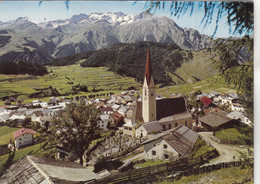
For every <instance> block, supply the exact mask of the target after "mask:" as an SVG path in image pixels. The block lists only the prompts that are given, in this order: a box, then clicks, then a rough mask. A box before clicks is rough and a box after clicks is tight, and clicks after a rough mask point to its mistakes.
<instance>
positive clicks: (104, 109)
mask: <svg viewBox="0 0 260 184" xmlns="http://www.w3.org/2000/svg"><path fill="white" fill-rule="evenodd" d="M101 111H102V112H105V111H112V112H113V111H114V110H113V109H112V108H111V107H102V108H101Z"/></svg>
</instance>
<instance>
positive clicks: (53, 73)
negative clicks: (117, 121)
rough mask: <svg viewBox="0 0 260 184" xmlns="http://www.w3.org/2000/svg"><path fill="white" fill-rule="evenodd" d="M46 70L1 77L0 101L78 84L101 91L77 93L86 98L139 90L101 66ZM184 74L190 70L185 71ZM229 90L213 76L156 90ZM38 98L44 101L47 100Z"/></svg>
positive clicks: (68, 89)
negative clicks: (46, 89)
mask: <svg viewBox="0 0 260 184" xmlns="http://www.w3.org/2000/svg"><path fill="white" fill-rule="evenodd" d="M185 64H186V63H185ZM185 64H184V68H185V66H186V65H187V67H188V66H189V65H188V63H187V64H186V65H185ZM48 71H49V72H50V73H49V74H48V75H45V76H37V77H35V76H29V75H1V74H0V98H2V97H5V96H10V95H15V94H18V95H19V97H18V98H22V99H24V100H25V103H28V102H31V101H32V100H33V99H30V98H29V97H28V96H29V95H30V94H31V93H35V92H37V91H36V90H35V89H39V88H47V87H49V86H52V87H53V88H56V89H57V90H58V91H59V93H61V94H65V93H70V92H71V91H72V87H73V86H75V85H77V84H81V85H86V86H87V87H88V90H90V91H92V90H93V89H102V90H103V91H99V92H80V93H79V94H77V95H86V96H87V95H89V94H104V93H108V92H114V93H118V92H121V91H123V90H126V89H127V88H129V87H131V86H134V87H135V88H136V89H139V90H140V89H141V87H142V84H140V83H137V82H136V81H135V80H134V79H133V78H130V77H123V76H120V75H116V74H114V73H113V72H110V71H107V69H106V68H104V67H97V68H83V67H80V66H79V64H75V65H70V66H60V67H56V66H52V67H48ZM185 71H189V70H188V69H186V70H185ZM177 72H181V71H177ZM183 75H184V74H183ZM194 75H195V74H194ZM231 88H232V87H228V86H226V85H225V84H224V80H223V79H220V78H219V77H217V76H214V77H210V78H209V79H206V80H202V81H199V82H195V83H192V84H183V85H176V86H174V85H173V86H166V87H163V88H159V85H157V94H160V95H162V96H166V97H169V96H171V94H173V93H190V92H193V91H196V90H201V91H203V92H211V91H219V92H223V93H229V92H234V90H233V89H231ZM140 92H141V90H140ZM71 96H76V95H69V96H68V97H71ZM37 99H41V100H42V101H47V100H48V99H49V97H45V98H37ZM2 104H3V101H2V100H1V101H0V105H2Z"/></svg>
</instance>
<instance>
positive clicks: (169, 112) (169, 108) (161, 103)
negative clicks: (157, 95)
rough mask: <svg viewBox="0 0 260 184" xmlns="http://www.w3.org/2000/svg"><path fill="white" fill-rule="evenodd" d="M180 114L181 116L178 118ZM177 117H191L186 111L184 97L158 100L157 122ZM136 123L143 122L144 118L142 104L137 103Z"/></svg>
mask: <svg viewBox="0 0 260 184" xmlns="http://www.w3.org/2000/svg"><path fill="white" fill-rule="evenodd" d="M178 114H180V116H177V115H178ZM173 115H175V118H181V116H189V117H191V116H190V114H189V113H188V111H187V109H186V102H185V99H184V97H177V98H165V99H159V100H156V117H157V120H161V119H162V118H166V117H169V116H173ZM135 118H136V121H143V117H142V102H137V104H136V111H135Z"/></svg>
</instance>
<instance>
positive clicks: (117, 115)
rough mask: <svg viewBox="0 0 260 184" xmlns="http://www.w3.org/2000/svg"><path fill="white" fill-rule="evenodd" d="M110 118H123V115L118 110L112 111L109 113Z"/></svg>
mask: <svg viewBox="0 0 260 184" xmlns="http://www.w3.org/2000/svg"><path fill="white" fill-rule="evenodd" d="M110 116H111V117H112V118H123V117H124V116H123V115H122V114H120V113H119V112H116V111H115V112H113V113H112V114H111V115H110Z"/></svg>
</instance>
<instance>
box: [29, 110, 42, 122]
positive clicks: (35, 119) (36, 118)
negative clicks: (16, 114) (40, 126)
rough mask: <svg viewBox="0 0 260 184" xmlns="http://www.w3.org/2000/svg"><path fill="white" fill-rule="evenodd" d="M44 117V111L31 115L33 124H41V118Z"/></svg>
mask: <svg viewBox="0 0 260 184" xmlns="http://www.w3.org/2000/svg"><path fill="white" fill-rule="evenodd" d="M42 116H43V113H42V111H34V112H33V113H32V114H31V121H32V122H41V117H42Z"/></svg>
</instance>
